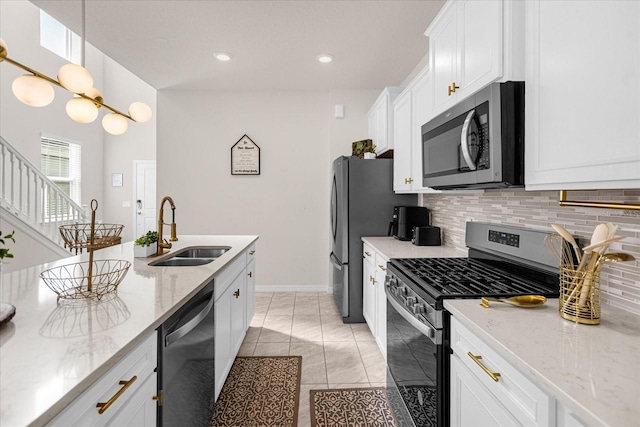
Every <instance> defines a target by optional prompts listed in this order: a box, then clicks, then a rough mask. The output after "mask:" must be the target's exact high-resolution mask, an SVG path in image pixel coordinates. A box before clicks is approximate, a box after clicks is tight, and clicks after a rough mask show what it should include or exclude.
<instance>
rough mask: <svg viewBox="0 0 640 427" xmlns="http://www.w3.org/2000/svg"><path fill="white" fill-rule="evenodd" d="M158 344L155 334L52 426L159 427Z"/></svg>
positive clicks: (51, 423)
mask: <svg viewBox="0 0 640 427" xmlns="http://www.w3.org/2000/svg"><path fill="white" fill-rule="evenodd" d="M157 341H158V340H157V337H156V333H155V332H153V333H152V334H151V335H149V337H147V338H146V339H145V340H144V341H143V342H142V343H141V344H139V345H138V346H137V347H136V348H134V349H133V350H132V351H131V352H129V354H128V355H127V356H125V357H124V358H123V359H122V360H120V361H119V362H118V363H117V364H116V365H115V366H114V367H113V368H111V369H110V370H109V371H108V372H107V373H106V374H104V375H103V376H102V377H101V378H100V379H99V380H98V381H96V382H95V383H94V384H93V385H91V387H89V388H88V389H87V390H86V391H85V392H84V393H83V394H82V395H81V396H80V397H78V398H77V399H76V400H74V401H73V402H72V403H71V404H70V405H69V406H67V407H66V408H65V409H64V410H63V411H62V412H61V413H60V414H58V415H57V416H56V417H55V418H54V419H53V420H52V421H51V422H50V423H49V424H48V426H50V427H58V426H59V427H70V426H78V427H81V426H82V427H84V426H114V427H115V426H118V427H120V426H132V427H133V426H135V427H151V426H155V425H156V402H157V400H155V399H154V397H155V395H156V392H157V375H156V371H155V370H156V367H157V360H158V359H157V358H158V351H157V348H158V347H157V345H158V342H157ZM100 412H102V413H100Z"/></svg>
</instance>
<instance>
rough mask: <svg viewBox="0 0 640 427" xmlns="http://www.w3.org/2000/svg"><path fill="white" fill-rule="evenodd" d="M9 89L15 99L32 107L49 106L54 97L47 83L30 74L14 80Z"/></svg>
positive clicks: (51, 88)
mask: <svg viewBox="0 0 640 427" xmlns="http://www.w3.org/2000/svg"><path fill="white" fill-rule="evenodd" d="M11 89H12V90H13V94H14V95H15V96H16V98H18V99H19V100H20V101H21V102H23V103H25V104H27V105H30V106H32V107H44V106H45V105H49V104H51V101H53V98H55V96H56V94H55V92H54V91H53V87H51V85H50V84H49V82H47V81H46V80H44V79H41V78H40V77H36V76H34V75H31V74H25V75H24V76H20V77H18V78H17V79H15V80H14V81H13V84H12V85H11Z"/></svg>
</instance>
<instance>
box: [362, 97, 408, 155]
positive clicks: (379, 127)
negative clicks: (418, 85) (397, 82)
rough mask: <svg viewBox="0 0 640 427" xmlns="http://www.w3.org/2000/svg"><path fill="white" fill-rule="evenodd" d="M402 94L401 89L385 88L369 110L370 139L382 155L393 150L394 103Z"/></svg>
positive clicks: (377, 151)
mask: <svg viewBox="0 0 640 427" xmlns="http://www.w3.org/2000/svg"><path fill="white" fill-rule="evenodd" d="M400 92H402V88H401V87H396V86H388V87H386V88H384V90H383V91H382V93H381V94H380V96H378V99H376V102H375V103H374V104H373V107H371V109H370V110H369V116H368V118H369V139H371V140H372V141H373V143H374V144H375V145H376V154H378V155H380V154H382V153H384V152H386V151H389V150H392V149H393V106H392V105H393V101H394V100H395V99H396V97H397V96H398V95H399V94H400Z"/></svg>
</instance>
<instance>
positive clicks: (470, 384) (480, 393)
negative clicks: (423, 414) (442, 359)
mask: <svg viewBox="0 0 640 427" xmlns="http://www.w3.org/2000/svg"><path fill="white" fill-rule="evenodd" d="M450 405H451V414H450V415H451V427H474V426H478V427H486V426H505V427H512V426H521V425H522V424H520V423H519V422H518V421H517V420H516V419H515V418H514V417H513V416H512V415H511V414H510V413H509V411H508V410H507V409H506V408H505V407H504V405H503V404H501V403H500V402H499V401H498V400H497V399H496V398H495V397H494V396H493V395H492V394H491V393H490V392H489V391H488V390H487V389H486V388H485V387H484V386H483V385H482V384H481V383H480V382H479V381H478V380H477V379H476V378H475V377H474V376H473V375H472V374H471V373H470V372H469V369H468V368H467V367H466V366H465V365H464V364H463V363H462V362H461V361H460V359H459V358H458V357H456V356H452V357H451V402H450Z"/></svg>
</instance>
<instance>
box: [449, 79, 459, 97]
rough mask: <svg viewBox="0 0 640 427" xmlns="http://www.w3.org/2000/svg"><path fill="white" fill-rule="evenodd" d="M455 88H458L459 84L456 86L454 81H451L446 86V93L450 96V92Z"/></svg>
mask: <svg viewBox="0 0 640 427" xmlns="http://www.w3.org/2000/svg"><path fill="white" fill-rule="evenodd" d="M456 89H460V86H457V85H456V82H453V83H451V86H447V95H449V96H451V94H452V93H455V91H456Z"/></svg>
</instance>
